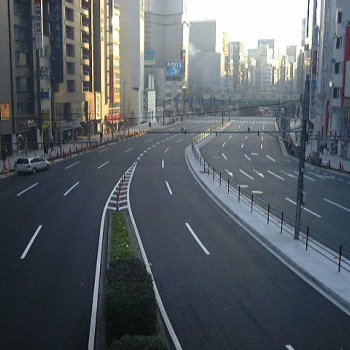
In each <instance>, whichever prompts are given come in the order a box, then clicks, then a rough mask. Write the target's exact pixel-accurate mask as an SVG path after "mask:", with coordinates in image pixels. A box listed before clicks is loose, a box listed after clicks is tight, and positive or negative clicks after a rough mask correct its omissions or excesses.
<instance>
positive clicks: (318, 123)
mask: <svg viewBox="0 0 350 350" xmlns="http://www.w3.org/2000/svg"><path fill="white" fill-rule="evenodd" d="M304 42H305V46H304V52H303V56H304V72H305V75H306V74H308V75H309V76H310V77H311V87H310V107H309V124H310V125H312V129H313V134H314V136H317V137H316V138H317V141H314V142H312V143H311V146H312V151H313V152H316V153H317V154H318V153H319V150H320V143H323V144H326V145H327V148H328V149H329V150H330V151H331V152H332V153H333V154H338V155H339V156H342V157H345V158H347V159H350V140H349V137H350V91H349V88H350V73H349V72H350V63H349V62H350V3H349V2H348V1H346V0H336V1H331V0H313V1H310V3H309V11H308V16H307V18H306V23H305V39H304Z"/></svg>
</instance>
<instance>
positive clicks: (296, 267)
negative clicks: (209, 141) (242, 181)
mask: <svg viewBox="0 0 350 350" xmlns="http://www.w3.org/2000/svg"><path fill="white" fill-rule="evenodd" d="M201 142H203V141H201ZM201 142H199V144H197V145H196V146H195V151H196V153H197V154H198V149H199V147H200V146H201V144H202V143H201ZM204 142H205V139H204ZM193 152H194V151H193V150H192V145H190V146H188V147H187V148H186V161H187V165H188V168H189V169H190V171H191V172H192V174H193V176H194V177H195V179H196V180H197V181H198V183H199V184H200V185H201V187H202V188H203V189H204V190H205V191H206V192H207V194H208V195H209V196H210V197H211V198H212V199H213V200H214V201H215V202H216V203H217V204H218V205H219V206H220V207H221V208H222V209H223V210H224V211H225V212H226V213H227V214H228V215H229V216H230V217H231V218H232V219H233V220H234V221H235V222H237V223H238V224H239V225H240V226H241V227H242V228H243V229H244V230H245V231H246V232H247V233H248V234H249V235H251V236H252V237H253V238H254V239H256V240H257V241H258V242H259V243H260V244H261V245H262V246H263V247H265V248H266V249H267V250H268V251H269V252H270V253H271V254H273V255H274V256H276V257H277V258H278V259H279V260H280V261H282V262H283V263H284V264H285V265H286V266H287V267H288V268H290V269H291V270H292V271H294V272H295V273H296V274H297V275H298V276H300V277H301V278H302V279H304V280H305V281H306V282H307V283H308V284H309V285H310V286H312V287H313V288H315V289H316V290H317V291H318V292H319V293H321V294H322V295H323V296H325V297H326V298H327V299H329V300H330V301H331V302H332V303H334V304H335V305H336V306H337V307H339V308H340V309H341V310H342V311H344V312H345V313H347V314H348V315H350V288H349V285H350V270H349V266H350V261H349V260H347V259H346V258H344V257H342V259H341V262H342V264H343V267H342V269H341V272H338V262H339V255H338V253H337V252H333V251H330V250H329V249H328V250H327V251H323V250H321V252H322V253H323V254H325V255H322V254H321V253H319V252H318V250H320V249H319V247H321V248H322V245H319V244H316V243H315V241H313V242H312V241H310V240H308V238H306V237H307V236H306V235H304V234H302V233H301V235H300V239H299V240H295V239H294V238H293V232H294V229H293V227H289V226H288V225H286V224H284V225H283V232H282V229H281V222H280V220H279V218H276V217H273V216H272V215H270V216H269V217H268V218H269V219H267V215H268V214H267V212H266V210H265V209H263V208H260V207H259V206H258V205H255V206H254V208H253V205H252V203H251V202H250V199H249V198H246V197H245V196H243V195H239V192H238V191H237V190H236V189H234V188H231V191H230V193H229V194H228V186H227V183H226V182H224V181H223V180H222V179H221V178H220V182H219V179H218V178H217V177H213V175H212V171H210V170H209V173H210V175H209V176H208V173H207V172H204V171H203V165H202V166H200V164H199V163H198V162H197V160H196V157H195V155H194V153H193ZM202 163H203V161H202ZM220 183H221V186H220ZM238 198H240V200H239V201H238ZM281 232H282V233H281ZM306 242H308V243H309V245H307V244H306ZM345 269H347V270H345Z"/></svg>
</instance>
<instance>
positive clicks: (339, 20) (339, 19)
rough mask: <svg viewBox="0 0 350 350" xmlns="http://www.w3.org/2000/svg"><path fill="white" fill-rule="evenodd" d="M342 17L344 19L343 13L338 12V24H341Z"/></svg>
mask: <svg viewBox="0 0 350 350" xmlns="http://www.w3.org/2000/svg"><path fill="white" fill-rule="evenodd" d="M342 17H343V12H341V11H339V12H338V16H337V22H338V23H341V21H342Z"/></svg>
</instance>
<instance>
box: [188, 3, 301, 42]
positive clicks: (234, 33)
mask: <svg viewBox="0 0 350 350" xmlns="http://www.w3.org/2000/svg"><path fill="white" fill-rule="evenodd" d="M306 10H307V0H213V1H210V0H187V13H188V17H189V20H190V21H191V20H201V19H216V20H217V21H218V22H219V23H221V26H222V28H223V31H226V32H228V34H229V40H230V41H242V42H243V43H244V44H245V47H246V48H255V47H257V44H258V39H276V45H277V46H278V47H280V48H283V47H284V48H285V46H287V45H299V46H300V44H301V22H302V19H303V18H304V17H305V16H306Z"/></svg>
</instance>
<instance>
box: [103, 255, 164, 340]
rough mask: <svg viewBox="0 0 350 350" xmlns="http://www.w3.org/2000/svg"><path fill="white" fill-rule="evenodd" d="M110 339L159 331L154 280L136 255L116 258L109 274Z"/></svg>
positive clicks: (107, 307)
mask: <svg viewBox="0 0 350 350" xmlns="http://www.w3.org/2000/svg"><path fill="white" fill-rule="evenodd" d="M107 278H108V284H107V293H106V319H107V320H106V324H107V341H108V342H109V343H111V341H112V340H113V339H119V338H121V337H122V336H123V335H125V334H130V335H153V334H155V333H156V330H157V313H156V300H155V296H154V292H153V286H152V279H151V276H150V275H149V274H148V273H147V270H146V267H145V265H144V264H143V262H141V261H140V260H138V259H136V258H132V259H128V260H116V261H114V262H113V263H112V264H111V265H110V267H109V270H108V273H107Z"/></svg>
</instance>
